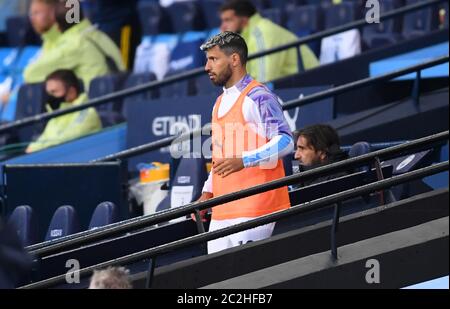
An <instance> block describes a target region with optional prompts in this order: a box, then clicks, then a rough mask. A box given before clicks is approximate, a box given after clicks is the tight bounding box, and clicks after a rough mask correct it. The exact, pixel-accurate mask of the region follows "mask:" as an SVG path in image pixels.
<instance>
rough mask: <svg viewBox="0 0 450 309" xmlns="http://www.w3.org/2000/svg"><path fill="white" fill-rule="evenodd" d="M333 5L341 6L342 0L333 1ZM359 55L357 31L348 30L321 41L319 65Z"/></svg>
mask: <svg viewBox="0 0 450 309" xmlns="http://www.w3.org/2000/svg"><path fill="white" fill-rule="evenodd" d="M332 4H333V5H341V4H342V0H333V2H332ZM360 53H361V34H360V32H359V30H358V29H350V30H347V31H344V32H341V33H338V34H335V35H332V36H328V37H325V38H323V39H322V41H321V43H320V64H328V63H333V62H336V61H339V60H343V59H347V58H350V57H353V56H356V55H359V54H360Z"/></svg>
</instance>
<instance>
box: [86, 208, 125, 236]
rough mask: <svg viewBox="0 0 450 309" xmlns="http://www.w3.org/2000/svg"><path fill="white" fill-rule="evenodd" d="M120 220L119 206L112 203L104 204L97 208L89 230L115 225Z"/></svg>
mask: <svg viewBox="0 0 450 309" xmlns="http://www.w3.org/2000/svg"><path fill="white" fill-rule="evenodd" d="M118 220H119V215H118V210H117V206H116V205H115V204H114V203H111V202H103V203H101V204H99V205H98V206H97V207H96V208H95V210H94V213H93V214H92V217H91V221H90V223H89V230H92V229H95V228H99V227H102V226H105V225H109V224H112V223H115V222H117V221H118Z"/></svg>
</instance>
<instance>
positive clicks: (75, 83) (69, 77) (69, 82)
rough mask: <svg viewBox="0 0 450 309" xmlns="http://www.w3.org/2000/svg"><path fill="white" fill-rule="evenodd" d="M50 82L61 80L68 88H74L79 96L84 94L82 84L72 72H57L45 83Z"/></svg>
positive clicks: (48, 77)
mask: <svg viewBox="0 0 450 309" xmlns="http://www.w3.org/2000/svg"><path fill="white" fill-rule="evenodd" d="M49 80H59V81H61V82H62V83H63V84H64V85H65V86H66V87H67V88H70V87H74V88H75V89H76V91H77V94H80V93H81V92H82V86H81V82H80V80H79V79H78V77H77V76H76V75H75V73H74V72H73V71H72V70H57V71H55V72H53V73H51V74H50V75H48V76H47V78H46V79H45V82H48V81H49Z"/></svg>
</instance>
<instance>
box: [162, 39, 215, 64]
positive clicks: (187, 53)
mask: <svg viewBox="0 0 450 309" xmlns="http://www.w3.org/2000/svg"><path fill="white" fill-rule="evenodd" d="M205 38H206V34H205V36H204V37H202V38H199V39H195V40H192V41H189V42H180V43H179V44H178V45H177V46H176V47H175V49H174V50H173V52H172V54H171V56H170V63H169V71H183V70H189V69H195V68H198V67H201V66H203V65H204V64H205V53H204V52H203V51H201V50H200V48H199V46H200V45H201V44H202V43H203V42H204V41H205Z"/></svg>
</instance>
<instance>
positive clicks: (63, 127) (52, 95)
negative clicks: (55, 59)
mask: <svg viewBox="0 0 450 309" xmlns="http://www.w3.org/2000/svg"><path fill="white" fill-rule="evenodd" d="M45 90H46V92H47V103H48V104H47V110H48V111H49V112H50V111H56V110H60V109H65V108H68V107H71V106H76V105H80V104H83V103H85V102H86V101H87V96H86V94H84V93H82V91H81V83H80V81H79V80H78V78H77V76H76V75H75V73H74V72H73V71H70V70H58V71H55V72H53V73H52V74H50V75H49V76H48V77H47V78H46V81H45ZM101 128H102V124H101V121H100V118H99V116H98V114H97V112H96V110H95V108H92V107H91V108H88V109H84V110H81V111H78V112H73V113H70V114H65V115H62V116H59V117H56V118H53V119H51V120H50V121H49V122H48V123H47V125H46V126H45V129H44V132H43V133H42V134H41V135H40V136H39V138H38V139H37V140H36V141H35V142H33V143H31V144H30V145H29V146H28V147H27V149H26V152H27V153H30V152H35V151H38V150H42V149H45V148H48V147H50V146H55V145H59V144H61V143H64V142H67V141H70V140H73V139H76V138H79V137H82V136H84V135H87V134H91V133H94V132H97V131H99V130H100V129H101Z"/></svg>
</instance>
